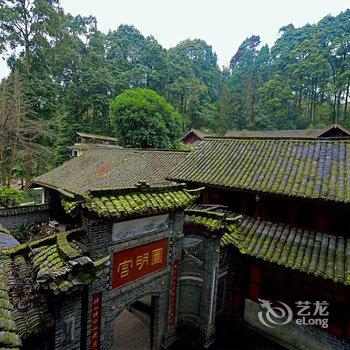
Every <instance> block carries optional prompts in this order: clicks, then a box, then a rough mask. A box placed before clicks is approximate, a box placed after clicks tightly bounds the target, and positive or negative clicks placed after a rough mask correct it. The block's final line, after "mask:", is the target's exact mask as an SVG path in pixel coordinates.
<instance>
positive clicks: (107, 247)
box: [83, 212, 183, 350]
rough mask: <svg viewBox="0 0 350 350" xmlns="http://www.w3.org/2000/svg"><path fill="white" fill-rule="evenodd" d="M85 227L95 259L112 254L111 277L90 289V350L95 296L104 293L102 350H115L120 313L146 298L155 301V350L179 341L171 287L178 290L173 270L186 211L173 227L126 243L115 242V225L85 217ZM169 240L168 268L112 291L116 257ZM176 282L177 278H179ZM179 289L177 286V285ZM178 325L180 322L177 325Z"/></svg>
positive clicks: (173, 216)
mask: <svg viewBox="0 0 350 350" xmlns="http://www.w3.org/2000/svg"><path fill="white" fill-rule="evenodd" d="M83 227H84V230H85V232H87V234H88V236H89V240H90V244H91V253H92V254H91V258H92V259H93V260H96V259H98V258H101V257H104V256H106V255H110V259H111V260H110V271H109V274H108V275H107V276H106V277H104V278H102V279H99V280H97V281H95V282H93V284H92V285H91V286H90V288H89V291H88V313H87V320H88V321H87V325H86V329H87V344H86V345H87V348H89V349H90V348H91V339H92V336H93V334H92V331H91V330H92V324H91V323H92V319H93V315H92V314H93V308H92V303H93V299H94V296H96V295H98V294H99V293H101V294H100V295H101V310H100V313H101V319H100V332H99V334H100V339H99V344H100V345H99V348H100V349H101V350H107V349H111V348H112V346H113V342H114V336H115V332H116V331H115V320H116V318H117V317H118V316H119V315H120V313H121V312H122V311H123V310H124V309H126V308H128V307H129V306H130V305H131V304H133V303H134V302H136V301H137V300H139V299H140V298H142V297H144V296H152V297H154V298H155V311H154V312H155V315H154V322H153V325H154V332H153V349H155V350H156V349H161V348H167V347H169V346H170V345H171V344H172V343H173V341H174V340H175V324H172V323H170V322H169V312H170V310H169V305H170V302H169V300H170V295H171V288H173V287H174V283H172V281H174V278H173V279H172V277H174V276H173V275H172V267H173V265H174V262H175V261H179V260H180V257H181V240H182V237H183V212H179V213H175V214H170V216H169V227H168V228H167V229H163V230H161V231H156V232H152V233H149V234H147V233H146V234H144V235H140V234H139V233H138V234H137V236H135V237H130V238H129V239H128V240H126V241H118V240H113V223H111V222H106V221H96V220H92V219H87V218H85V219H84V220H83ZM161 239H168V257H167V259H168V260H167V261H168V264H167V267H166V268H165V269H162V270H160V271H157V272H155V273H152V274H150V275H148V276H146V277H142V278H140V279H138V280H135V281H133V282H131V283H129V284H126V285H123V286H121V287H118V288H114V289H113V288H112V274H113V255H114V254H115V253H116V252H121V251H124V250H126V249H129V248H133V247H137V246H141V245H144V244H147V243H151V242H155V241H159V240H161ZM175 280H176V279H175ZM176 287H177V286H176ZM174 290H175V293H176V296H177V298H176V299H175V302H176V306H175V315H176V314H177V300H178V288H175V289H174ZM175 323H176V322H175Z"/></svg>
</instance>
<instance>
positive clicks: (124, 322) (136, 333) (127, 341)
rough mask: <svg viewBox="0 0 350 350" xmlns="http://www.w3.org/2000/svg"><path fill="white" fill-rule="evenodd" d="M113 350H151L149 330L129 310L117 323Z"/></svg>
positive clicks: (121, 315) (123, 313) (122, 314)
mask: <svg viewBox="0 0 350 350" xmlns="http://www.w3.org/2000/svg"><path fill="white" fill-rule="evenodd" d="M113 350H151V335H150V330H149V328H148V327H147V326H146V325H145V324H144V323H142V322H141V321H140V320H139V319H138V318H137V317H136V316H135V315H133V314H132V313H131V312H129V311H128V310H124V311H123V312H122V313H121V314H120V316H119V317H118V318H117V320H116V321H115V324H114V344H113Z"/></svg>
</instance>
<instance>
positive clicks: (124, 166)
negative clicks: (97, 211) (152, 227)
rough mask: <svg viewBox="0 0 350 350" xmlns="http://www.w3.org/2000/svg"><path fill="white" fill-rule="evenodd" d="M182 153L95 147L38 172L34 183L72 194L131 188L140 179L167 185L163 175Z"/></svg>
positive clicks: (183, 154) (178, 159) (177, 161)
mask: <svg viewBox="0 0 350 350" xmlns="http://www.w3.org/2000/svg"><path fill="white" fill-rule="evenodd" d="M185 156H186V153H185V152H175V151H157V150H138V149H118V148H94V149H91V150H89V151H87V152H84V154H83V155H81V156H80V157H77V158H74V159H72V160H70V161H68V162H66V163H64V164H63V165H61V166H60V167H58V168H55V169H53V170H51V171H49V172H48V173H45V174H43V175H41V176H38V177H37V178H35V179H34V180H33V183H34V184H39V185H42V186H45V187H49V188H53V189H57V190H61V191H64V192H68V193H72V194H83V193H86V192H87V191H91V190H111V189H113V190H116V189H124V188H132V187H136V185H137V183H139V182H146V183H147V184H148V185H150V186H152V187H157V186H166V185H170V184H171V182H170V181H168V180H166V179H165V178H166V176H167V175H169V173H170V172H171V170H172V169H174V167H175V166H176V165H177V164H178V163H179V162H180V161H181V160H183V159H184V158H185Z"/></svg>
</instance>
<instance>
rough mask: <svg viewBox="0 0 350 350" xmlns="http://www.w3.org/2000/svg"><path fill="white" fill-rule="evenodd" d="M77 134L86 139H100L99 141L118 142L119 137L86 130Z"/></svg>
mask: <svg viewBox="0 0 350 350" xmlns="http://www.w3.org/2000/svg"><path fill="white" fill-rule="evenodd" d="M76 135H77V136H80V137H82V138H85V139H93V140H99V141H110V142H118V139H116V138H115V137H111V136H105V135H96V134H87V133H85V132H77V133H76Z"/></svg>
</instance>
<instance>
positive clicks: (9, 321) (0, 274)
mask: <svg viewBox="0 0 350 350" xmlns="http://www.w3.org/2000/svg"><path fill="white" fill-rule="evenodd" d="M12 311H13V305H12V304H11V301H10V297H9V295H8V288H7V285H6V283H5V271H4V266H3V265H2V264H1V263H0V349H4V350H5V349H20V348H21V344H22V343H21V339H20V337H19V335H18V330H17V325H16V322H15V320H14V317H13V314H12Z"/></svg>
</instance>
